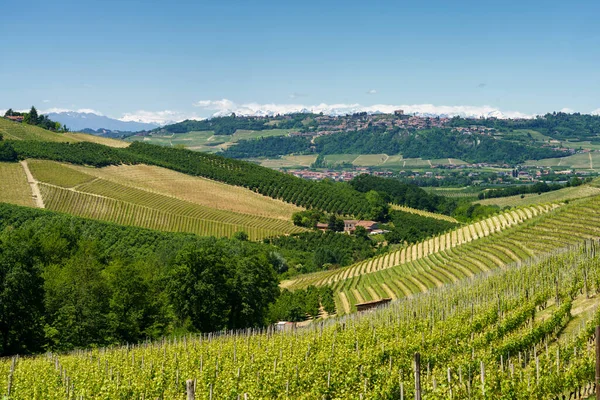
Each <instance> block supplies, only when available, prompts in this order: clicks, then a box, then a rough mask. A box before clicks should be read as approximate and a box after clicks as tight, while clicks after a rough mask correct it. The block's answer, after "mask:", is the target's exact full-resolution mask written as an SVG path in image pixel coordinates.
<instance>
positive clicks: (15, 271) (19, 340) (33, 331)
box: [0, 230, 44, 356]
mask: <svg viewBox="0 0 600 400" xmlns="http://www.w3.org/2000/svg"><path fill="white" fill-rule="evenodd" d="M31 236H32V232H29V231H24V230H20V231H8V230H7V231H5V233H4V234H2V235H0V355H3V356H7V355H12V354H17V353H21V354H23V353H32V352H36V351H40V350H41V348H42V345H43V329H42V322H43V315H44V290H43V280H42V278H41V276H40V270H39V268H40V265H39V255H40V248H39V244H38V243H37V242H36V241H35V240H32V238H31Z"/></svg>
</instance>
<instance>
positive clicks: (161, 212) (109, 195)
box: [29, 160, 302, 239]
mask: <svg viewBox="0 0 600 400" xmlns="http://www.w3.org/2000/svg"><path fill="white" fill-rule="evenodd" d="M29 163H30V168H31V172H32V174H33V175H34V177H35V178H36V179H37V180H39V181H41V182H42V184H41V191H42V196H43V198H44V202H45V204H46V208H48V209H50V210H55V211H60V212H66V213H71V214H74V215H77V216H82V217H88V218H95V219H100V220H104V221H110V222H117V223H121V224H124V225H135V226H140V227H145V228H151V229H160V230H167V231H175V232H191V233H196V234H199V235H210V236H228V237H231V236H232V235H233V234H234V233H235V232H238V231H242V230H243V231H246V232H247V233H248V235H249V236H250V238H251V239H261V238H263V237H267V236H273V235H281V234H288V233H294V232H299V231H301V230H302V229H300V228H298V227H296V226H294V225H293V224H292V223H291V221H290V218H287V219H283V218H282V219H276V218H269V217H265V216H260V215H252V214H243V213H239V212H233V211H231V210H223V209H217V208H212V207H208V206H206V205H202V204H198V203H195V202H191V201H188V200H184V199H180V198H177V197H175V196H173V195H172V194H170V193H168V190H167V189H168V187H169V185H171V184H175V185H178V184H177V182H175V183H170V182H168V180H169V178H170V177H172V176H173V175H175V174H177V173H175V172H172V171H168V170H166V171H162V172H164V175H163V180H162V185H163V189H164V192H163V193H160V192H159V191H158V190H148V186H149V187H152V184H151V183H146V186H147V187H146V188H140V187H135V186H134V185H129V184H125V182H127V181H129V180H128V178H126V177H125V176H126V172H127V171H128V169H127V167H124V168H123V170H121V171H118V168H119V167H111V168H113V169H117V172H115V171H112V175H111V173H110V172H109V173H108V175H109V176H112V178H113V180H109V179H102V178H99V177H97V176H95V175H93V174H90V173H89V172H98V170H94V169H87V168H76V167H73V166H69V165H66V164H59V163H56V162H52V161H37V160H32V161H30V162H29ZM143 167H144V166H137V167H131V168H143ZM146 168H149V169H150V171H153V172H156V171H157V170H158V169H152V168H150V167H146ZM137 171H138V175H137V178H136V179H137V182H143V180H144V175H143V169H142V170H141V171H140V170H139V169H138V170H137ZM160 172H161V171H159V173H158V175H159V176H160ZM165 175H166V178H165ZM181 175H182V174H181ZM115 176H116V177H117V178H119V177H121V179H116V180H117V181H119V180H120V183H119V182H115ZM176 176H179V175H176ZM183 176H185V175H183ZM133 181H134V182H135V179H133ZM188 181H189V182H191V185H190V184H188V185H187V186H186V184H185V183H181V184H179V186H180V189H179V191H178V192H179V193H184V192H185V191H186V190H185V188H188V189H189V188H190V186H194V183H195V189H196V190H197V191H196V193H195V194H194V193H193V192H192V193H188V195H190V196H194V195H195V196H197V198H200V197H201V196H202V194H203V193H206V191H208V190H209V189H207V188H208V187H211V185H210V184H213V186H212V187H216V186H215V185H218V184H214V183H212V182H210V181H208V183H207V182H203V181H205V180H200V178H191V177H190V178H189V180H188ZM202 183H205V185H204V186H203V187H204V190H202V189H201V187H202V186H201V185H202ZM139 186H143V185H141V184H140V185H139ZM160 186H161V180H160V179H158V185H155V187H154V188H155V189H156V188H160ZM165 186H166V188H165ZM223 186H226V185H223ZM199 187H200V189H199ZM181 188H183V189H181ZM234 189H236V188H234ZM234 189H232V190H231V191H230V192H229V194H231V193H238V195H239V196H240V198H243V197H244V195H240V194H239V193H240V191H237V190H234ZM212 191H213V192H217V191H218V190H217V189H213V190H212ZM220 194H221V195H222V196H226V194H228V192H227V188H224V189H221V192H220ZM232 196H233V195H232ZM246 196H247V197H248V198H251V199H252V200H254V201H256V203H254V204H256V207H257V208H258V209H260V208H259V207H261V205H264V204H267V203H268V204H270V205H273V204H276V205H278V206H280V204H279V202H277V201H276V200H271V199H269V200H264V199H263V198H262V196H260V199H258V200H257V199H255V197H256V196H254V194H253V193H252V192H249V193H247V194H246ZM233 197H235V196H233ZM252 200H250V201H247V203H246V204H253V203H252ZM223 201H228V202H229V203H234V201H235V198H229V199H228V200H223ZM248 207H250V206H248ZM265 207H266V205H265ZM282 208H283V206H280V209H282Z"/></svg>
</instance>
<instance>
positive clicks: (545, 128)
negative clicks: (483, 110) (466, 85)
mask: <svg viewBox="0 0 600 400" xmlns="http://www.w3.org/2000/svg"><path fill="white" fill-rule="evenodd" d="M450 125H451V126H469V125H482V126H486V127H488V128H494V129H496V130H498V131H500V132H503V131H511V130H514V129H531V130H536V131H538V132H540V133H542V134H544V135H546V136H549V137H551V138H554V139H559V140H563V139H571V140H572V139H575V140H592V141H598V140H600V115H589V114H580V113H573V114H569V113H564V112H553V113H547V114H546V115H543V116H537V117H535V118H531V119H498V118H481V119H472V118H461V117H454V118H452V119H451V120H450Z"/></svg>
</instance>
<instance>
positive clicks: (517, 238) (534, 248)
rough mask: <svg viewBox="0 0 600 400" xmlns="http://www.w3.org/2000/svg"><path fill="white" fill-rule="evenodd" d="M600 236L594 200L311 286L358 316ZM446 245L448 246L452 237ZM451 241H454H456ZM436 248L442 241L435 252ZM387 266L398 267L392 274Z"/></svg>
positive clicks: (599, 204) (599, 211)
mask: <svg viewBox="0 0 600 400" xmlns="http://www.w3.org/2000/svg"><path fill="white" fill-rule="evenodd" d="M598 236H600V197H594V198H591V199H585V200H579V201H577V203H576V204H569V205H565V206H562V207H561V208H559V209H557V210H554V211H552V212H551V213H548V214H546V215H542V216H538V217H537V218H533V219H531V221H530V222H525V223H523V224H521V225H518V226H516V227H514V228H511V229H507V230H506V231H504V232H501V233H498V234H494V235H490V236H489V237H486V238H482V239H479V240H473V241H470V242H466V243H463V244H462V245H457V246H450V247H445V243H444V241H443V240H441V241H439V244H440V246H438V249H437V251H433V252H431V251H428V250H429V248H431V240H430V241H428V242H429V245H425V244H423V245H422V247H423V250H420V249H419V248H417V250H416V251H415V250H413V251H412V254H411V255H410V257H411V259H410V260H408V257H407V255H408V254H410V253H411V252H407V251H404V257H405V258H404V261H403V260H402V253H401V255H400V261H399V262H398V261H396V260H394V261H393V262H392V261H390V259H391V258H392V257H393V258H394V259H396V258H397V257H398V256H397V252H396V253H390V254H389V255H384V256H381V257H378V258H375V259H372V260H369V261H367V262H362V263H360V264H357V265H354V266H351V267H349V268H345V269H344V271H343V274H342V275H341V276H340V275H339V274H334V273H331V274H329V275H322V276H320V277H319V278H320V279H314V277H312V278H309V279H308V281H310V283H311V284H316V285H331V286H332V288H333V290H334V292H335V293H336V297H337V298H336V305H337V307H338V310H339V311H341V312H345V313H348V312H351V311H353V310H354V305H355V304H356V303H360V302H364V301H369V300H375V299H381V298H385V297H391V298H401V297H410V296H414V295H415V294H418V293H421V292H424V291H428V290H431V289H432V288H436V287H439V286H443V285H445V284H448V283H453V282H457V281H460V280H462V279H464V278H469V277H471V276H474V275H476V274H478V273H481V272H487V271H491V270H494V269H496V268H499V267H504V266H506V265H508V264H510V263H512V262H520V261H523V260H526V259H528V258H530V257H534V256H540V255H542V254H545V253H548V252H550V251H552V250H554V249H559V248H563V247H565V246H568V245H572V244H575V243H578V242H580V241H582V240H584V239H590V238H597V237H598ZM445 239H446V242H447V240H448V237H447V236H446V238H445ZM450 240H453V239H452V235H451V238H450ZM436 242H438V240H437V238H436V240H434V249H435V243H436ZM426 243H427V242H426ZM450 243H452V242H450ZM425 254H428V255H425ZM415 256H416V257H415ZM388 265H394V266H393V267H391V268H389V267H387V266H388ZM340 272H341V271H340ZM308 277H309V276H306V277H305V279H306V278H308ZM300 279H302V278H299V279H298V281H297V282H295V283H296V285H299V286H302V285H303V284H305V283H308V282H303V281H300Z"/></svg>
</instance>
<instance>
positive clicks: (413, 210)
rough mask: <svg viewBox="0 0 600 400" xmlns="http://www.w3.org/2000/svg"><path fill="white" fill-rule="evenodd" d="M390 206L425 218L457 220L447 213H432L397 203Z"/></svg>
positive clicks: (455, 221)
mask: <svg viewBox="0 0 600 400" xmlns="http://www.w3.org/2000/svg"><path fill="white" fill-rule="evenodd" d="M391 207H392V209H394V210H399V211H404V212H407V213H411V214H417V215H421V216H423V217H427V218H435V219H441V220H443V221H448V222H454V223H458V221H457V220H456V219H455V218H452V217H451V216H449V215H444V214H437V213H433V212H429V211H425V210H419V209H417V208H411V207H406V206H399V205H397V204H391Z"/></svg>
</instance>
